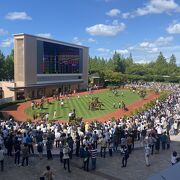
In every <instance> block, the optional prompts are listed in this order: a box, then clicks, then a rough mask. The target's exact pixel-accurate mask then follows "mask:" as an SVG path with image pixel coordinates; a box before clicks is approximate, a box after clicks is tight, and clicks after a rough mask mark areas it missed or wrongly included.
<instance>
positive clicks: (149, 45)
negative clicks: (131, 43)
mask: <svg viewBox="0 0 180 180" xmlns="http://www.w3.org/2000/svg"><path fill="white" fill-rule="evenodd" d="M139 46H140V47H142V48H151V47H153V46H154V44H152V43H150V42H148V41H144V42H142V43H140V44H139Z"/></svg>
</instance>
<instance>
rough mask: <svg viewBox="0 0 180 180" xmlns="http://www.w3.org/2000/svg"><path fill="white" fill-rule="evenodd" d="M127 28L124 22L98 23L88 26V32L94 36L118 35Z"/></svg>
mask: <svg viewBox="0 0 180 180" xmlns="http://www.w3.org/2000/svg"><path fill="white" fill-rule="evenodd" d="M125 28H126V25H125V24H124V23H117V21H116V24H114V22H113V24H112V25H106V24H96V25H94V26H91V27H87V28H86V32H88V33H89V34H90V35H93V36H116V35H117V34H118V33H119V32H121V31H123V30H124V29H125Z"/></svg>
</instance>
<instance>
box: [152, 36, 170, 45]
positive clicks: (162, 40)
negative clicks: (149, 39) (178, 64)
mask: <svg viewBox="0 0 180 180" xmlns="http://www.w3.org/2000/svg"><path fill="white" fill-rule="evenodd" d="M172 40H173V37H172V36H168V37H162V36H161V37H159V38H158V39H157V40H156V41H155V45H156V46H164V45H167V44H169V43H170V42H171V41H172Z"/></svg>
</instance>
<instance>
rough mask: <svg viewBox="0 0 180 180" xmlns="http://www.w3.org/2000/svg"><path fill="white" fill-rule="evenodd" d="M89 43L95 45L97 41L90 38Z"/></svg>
mask: <svg viewBox="0 0 180 180" xmlns="http://www.w3.org/2000/svg"><path fill="white" fill-rule="evenodd" d="M87 41H88V42H89V43H94V42H96V40H95V39H93V38H89V39H88V40H87Z"/></svg>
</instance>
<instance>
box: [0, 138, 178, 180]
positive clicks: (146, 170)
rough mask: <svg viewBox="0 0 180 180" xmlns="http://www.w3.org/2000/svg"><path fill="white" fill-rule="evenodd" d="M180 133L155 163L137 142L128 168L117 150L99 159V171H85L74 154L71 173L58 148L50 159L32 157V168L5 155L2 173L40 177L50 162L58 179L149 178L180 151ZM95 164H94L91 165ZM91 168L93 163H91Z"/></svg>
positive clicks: (13, 179) (29, 179)
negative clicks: (147, 163) (145, 156)
mask: <svg viewBox="0 0 180 180" xmlns="http://www.w3.org/2000/svg"><path fill="white" fill-rule="evenodd" d="M179 137H180V135H178V136H172V137H171V139H172V143H171V148H170V150H165V151H162V150H161V151H160V154H154V155H153V156H151V157H150V160H151V166H150V167H146V166H145V160H144V150H143V148H142V147H140V145H139V144H135V150H134V151H133V152H132V154H131V155H130V157H129V159H128V165H127V167H126V168H121V160H122V157H121V155H120V153H119V152H118V153H114V154H113V157H109V155H108V154H107V157H106V158H101V157H98V158H97V169H96V171H91V170H90V171H89V172H85V171H84V170H82V169H81V165H82V162H81V160H80V158H76V157H73V160H71V170H72V172H71V173H68V171H67V170H66V171H65V170H64V169H63V165H62V164H61V163H60V161H59V157H58V150H54V151H53V153H54V154H56V155H55V156H54V158H53V160H49V161H48V160H46V157H44V158H43V159H42V160H39V158H38V157H30V163H29V164H30V165H29V166H28V167H26V166H25V167H22V166H20V167H19V166H15V165H14V164H13V160H14V157H7V156H6V157H5V170H4V172H0V179H1V180H37V179H39V177H40V175H41V174H42V173H43V171H44V170H45V167H46V166H47V165H50V166H51V168H52V170H53V172H54V174H55V180H60V179H63V180H69V179H73V180H79V179H84V180H91V179H93V180H108V179H109V180H145V179H147V178H148V177H150V176H152V175H153V174H156V173H158V172H159V171H160V170H163V169H165V168H167V167H169V166H171V163H170V155H171V152H172V151H173V150H176V151H177V152H178V153H180V143H179V141H180V139H179ZM90 165H91V164H90ZM90 167H91V166H90Z"/></svg>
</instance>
